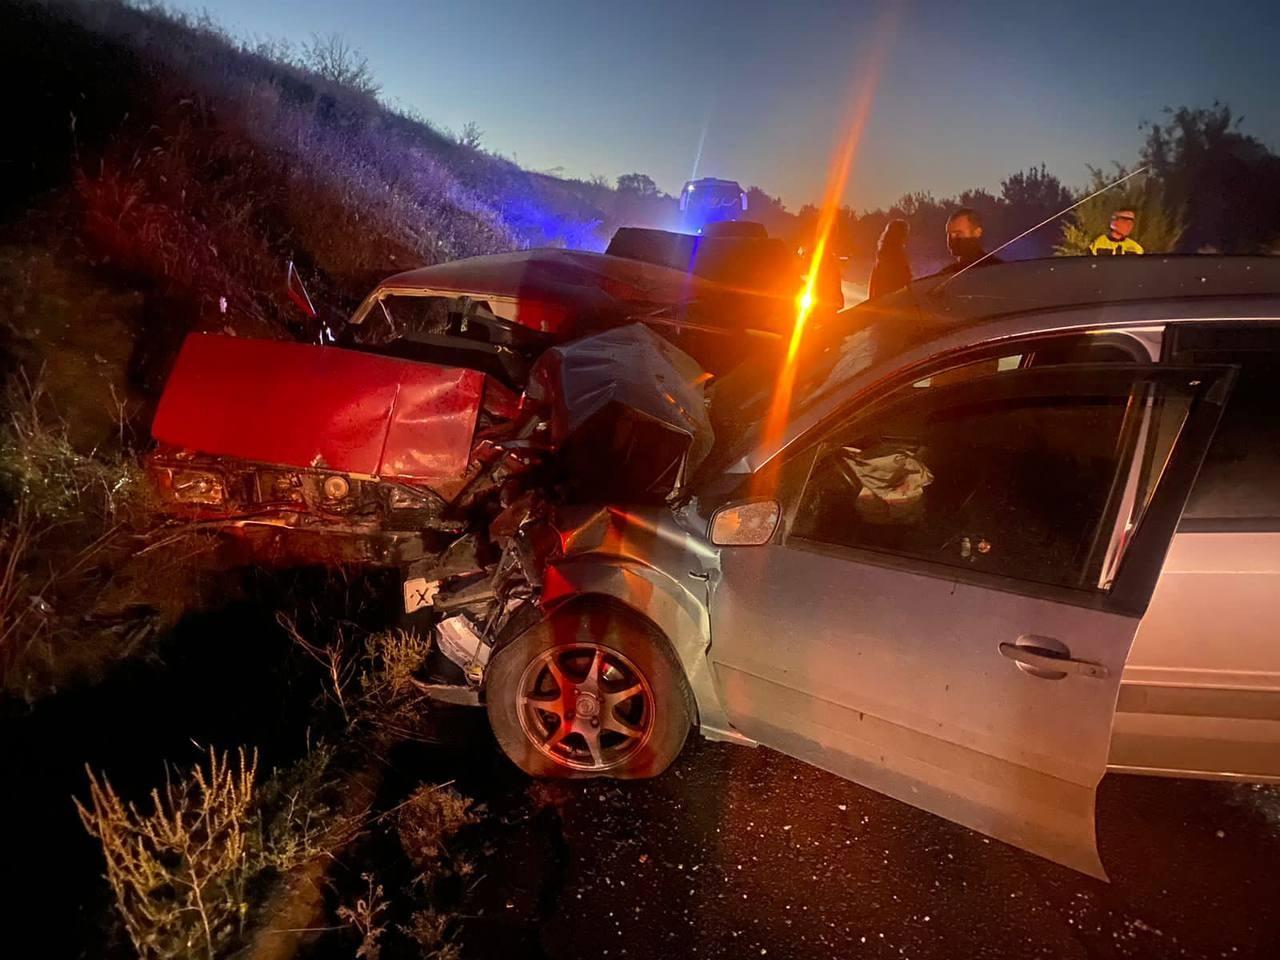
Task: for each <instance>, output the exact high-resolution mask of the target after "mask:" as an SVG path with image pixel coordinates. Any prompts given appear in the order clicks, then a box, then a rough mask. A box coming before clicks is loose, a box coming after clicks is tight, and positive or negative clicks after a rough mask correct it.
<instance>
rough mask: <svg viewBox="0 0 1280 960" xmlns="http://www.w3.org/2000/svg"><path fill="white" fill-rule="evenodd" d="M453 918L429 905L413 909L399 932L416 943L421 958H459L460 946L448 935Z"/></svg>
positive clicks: (455, 959) (424, 959)
mask: <svg viewBox="0 0 1280 960" xmlns="http://www.w3.org/2000/svg"><path fill="white" fill-rule="evenodd" d="M453 919H454V918H453V917H452V916H450V915H449V914H447V913H441V912H440V911H438V910H434V909H432V908H430V907H428V908H426V909H423V910H415V911H414V912H413V915H412V916H410V917H409V923H408V924H406V925H404V926H401V927H400V932H401V933H403V934H404V935H405V936H406V937H408V938H409V939H410V940H412V941H413V942H414V943H416V944H417V945H418V949H419V950H420V951H421V956H422V958H423V960H459V958H460V957H461V956H462V947H461V946H459V945H458V944H457V943H456V942H455V941H454V939H453V938H452V937H451V936H450V935H449V925H450V924H451V923H452V922H453Z"/></svg>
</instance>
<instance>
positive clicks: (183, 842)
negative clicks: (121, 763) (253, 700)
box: [76, 750, 257, 960]
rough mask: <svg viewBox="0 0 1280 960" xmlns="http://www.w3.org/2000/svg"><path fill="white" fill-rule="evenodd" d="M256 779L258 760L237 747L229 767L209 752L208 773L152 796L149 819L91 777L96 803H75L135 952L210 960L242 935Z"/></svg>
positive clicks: (197, 770)
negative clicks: (102, 858)
mask: <svg viewBox="0 0 1280 960" xmlns="http://www.w3.org/2000/svg"><path fill="white" fill-rule="evenodd" d="M256 773H257V755H256V754H254V755H253V757H252V759H246V757H245V753H244V751H243V750H241V751H240V752H239V754H238V762H237V763H235V764H232V763H231V761H230V760H229V758H228V757H227V756H226V755H225V754H224V755H222V756H221V757H219V756H218V755H217V754H216V753H214V752H213V751H212V750H210V752H209V768H208V771H207V772H206V771H205V770H204V769H203V768H202V767H200V766H195V767H193V768H192V769H191V771H190V772H189V773H188V774H187V775H186V776H184V777H182V778H181V779H179V780H177V781H176V782H175V781H172V780H170V781H168V782H167V783H166V784H165V786H164V789H163V791H161V790H153V791H152V793H151V803H152V809H151V811H150V812H148V813H144V812H141V811H139V810H138V808H137V807H135V806H134V805H133V804H128V805H126V804H125V803H124V802H123V801H122V800H121V799H120V797H119V796H118V795H117V794H116V792H115V790H114V789H112V786H111V784H110V782H109V781H107V780H106V779H105V778H103V779H101V780H100V779H99V778H98V777H97V776H96V775H95V774H94V773H93V772H92V771H89V797H90V805H89V806H88V807H85V806H84V805H83V804H81V803H80V802H79V801H77V802H76V806H77V808H78V809H79V812H80V819H81V821H82V822H83V823H84V826H85V829H86V830H88V831H89V833H90V835H92V836H93V837H95V838H97V839H98V840H99V841H100V842H101V844H102V850H103V854H104V855H105V856H106V861H107V882H108V883H109V884H110V886H111V890H112V893H114V894H115V899H116V906H117V907H118V909H119V911H120V916H121V918H122V919H123V921H124V925H125V929H126V930H127V931H128V934H129V939H130V940H132V941H133V945H134V947H135V948H136V949H137V951H138V953H139V955H141V956H143V957H157V958H169V957H189V956H204V957H207V958H210V960H212V958H214V957H216V956H220V955H222V954H224V953H225V951H226V949H227V947H228V946H229V945H230V944H232V943H234V942H235V941H236V940H237V939H238V938H239V936H240V935H241V934H242V933H243V928H244V921H245V917H246V915H247V912H248V904H247V902H246V899H245V895H246V889H247V887H248V884H249V881H250V879H251V878H252V875H253V872H254V869H253V866H254V865H253V864H252V862H251V858H250V856H249V850H250V847H249V843H248V835H247V827H248V825H249V818H250V814H251V810H252V805H253V785H254V784H253V781H254V777H255V775H256Z"/></svg>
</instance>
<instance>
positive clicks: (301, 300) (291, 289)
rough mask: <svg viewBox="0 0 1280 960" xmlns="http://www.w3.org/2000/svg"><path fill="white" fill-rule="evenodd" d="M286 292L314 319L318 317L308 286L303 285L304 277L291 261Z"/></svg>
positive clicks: (285, 286) (285, 285)
mask: <svg viewBox="0 0 1280 960" xmlns="http://www.w3.org/2000/svg"><path fill="white" fill-rule="evenodd" d="M284 292H285V295H286V296H288V298H289V299H290V300H291V301H293V305H294V306H295V307H297V308H298V309H299V310H301V311H302V312H303V313H305V314H306V315H307V316H308V317H310V318H311V319H312V320H314V319H315V318H316V308H315V305H314V304H313V303H312V302H311V297H310V296H308V295H307V288H306V287H304V286H303V285H302V277H300V276H298V268H297V267H295V266H294V265H293V261H292V260H290V261H289V271H288V273H287V274H285V281H284Z"/></svg>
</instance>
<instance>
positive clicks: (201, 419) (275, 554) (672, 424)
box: [148, 224, 840, 700]
mask: <svg viewBox="0 0 1280 960" xmlns="http://www.w3.org/2000/svg"><path fill="white" fill-rule="evenodd" d="M803 269H804V266H803V263H802V262H801V260H800V259H799V258H798V257H797V256H795V255H794V254H792V253H791V252H790V251H788V250H786V249H785V248H784V247H783V245H782V244H781V243H780V242H779V241H777V240H772V239H769V238H766V237H764V236H763V231H761V230H759V229H758V227H757V225H754V224H728V225H725V228H724V232H723V233H721V234H720V235H713V236H709V237H697V238H695V237H690V236H685V235H681V234H670V233H665V232H662V231H656V230H644V229H623V230H620V231H619V232H618V234H617V235H616V236H615V238H614V241H613V242H612V244H611V245H610V248H609V251H608V252H607V253H604V254H597V253H585V252H577V251H565V250H533V251H522V252H516V253H510V254H501V255H496V256H488V257H478V258H473V259H470V260H463V261H456V262H452V263H446V264H442V265H438V266H432V267H426V268H423V269H418V270H412V271H408V272H406V273H401V274H398V275H396V276H393V277H390V278H389V279H387V280H386V281H384V282H383V283H381V284H379V285H378V286H377V287H376V288H375V289H374V290H373V292H372V293H371V294H370V295H369V296H368V297H367V298H366V299H365V300H364V301H363V302H362V303H361V304H360V306H359V307H358V308H357V309H356V311H355V313H354V314H353V316H352V317H351V319H350V321H349V323H348V324H347V325H346V326H345V327H344V328H343V329H342V331H341V333H340V334H339V335H338V336H337V337H336V338H334V337H333V336H332V335H328V334H327V335H326V336H324V337H322V338H321V339H322V340H330V339H336V342H334V343H328V342H324V343H322V344H315V343H300V342H287V341H263V340H247V339H243V338H237V337H233V336H226V335H211V334H192V335H191V336H189V337H188V338H187V340H186V341H185V343H184V345H183V347H182V349H181V351H180V353H179V355H178V357H177V360H176V363H175V365H174V367H173V370H172V373H171V374H170V376H169V379H168V382H167V384H166V386H165V389H164V392H163V395H162V397H161V400H160V403H159V407H158V410H157V413H156V416H155V419H154V423H153V428H152V433H153V436H154V439H155V441H156V447H155V450H154V451H153V452H152V453H151V455H150V456H149V458H148V470H149V474H150V476H151V478H152V480H153V482H154V485H155V487H156V489H157V490H158V491H159V494H160V497H161V499H162V502H163V503H164V505H165V507H166V509H167V510H168V511H169V512H170V513H171V514H173V515H174V516H176V517H179V518H182V519H185V520H189V521H194V522H198V523H200V524H201V525H203V526H205V527H211V528H215V529H218V530H221V531H224V532H226V533H228V534H231V535H233V536H234V537H235V538H236V539H237V541H238V542H239V544H240V545H242V546H243V547H246V548H247V550H248V556H249V558H250V559H251V560H252V561H253V562H256V563H261V564H275V565H285V564H308V563H332V564H358V565H366V566H379V567H395V568H398V569H399V570H400V571H401V572H402V574H403V590H404V595H403V603H404V610H405V614H406V615H407V616H411V617H414V618H415V619H416V620H417V622H419V623H422V624H423V626H424V628H425V629H434V630H435V636H436V639H437V644H436V650H437V651H438V654H442V655H443V657H441V656H439V655H436V656H433V662H432V672H433V678H434V679H435V680H437V681H440V682H438V683H436V684H433V685H432V687H431V689H432V691H433V692H435V693H437V694H438V695H439V696H440V697H442V698H445V699H455V700H457V699H462V700H468V699H470V700H475V699H476V696H475V692H476V691H478V690H480V689H481V687H482V684H483V679H484V668H485V665H486V663H487V661H488V657H489V653H490V651H491V650H492V649H493V647H494V644H495V643H497V642H499V641H500V638H502V637H504V636H505V635H506V634H507V633H508V632H509V631H510V629H512V625H513V624H517V623H521V622H524V621H522V620H521V619H520V618H521V617H524V618H526V619H528V618H534V617H536V616H538V611H539V610H540V609H543V607H544V606H545V604H546V603H547V602H548V596H547V594H546V592H545V591H544V577H545V571H546V569H547V566H548V563H549V562H551V561H552V560H553V559H554V558H556V557H563V556H564V555H565V553H566V550H567V538H569V537H571V536H572V535H573V534H574V532H575V530H577V529H578V527H577V526H575V525H569V526H566V525H565V517H567V516H574V517H577V516H578V514H574V513H573V512H572V511H571V510H570V511H569V512H568V513H566V512H565V511H566V507H568V506H569V505H571V504H596V505H601V504H619V503H626V504H636V503H650V504H653V503H663V502H668V503H670V502H675V501H677V500H679V498H680V497H681V496H682V495H683V494H684V492H685V490H686V487H687V484H688V479H689V477H690V476H691V475H692V474H693V472H694V471H696V470H697V468H698V467H699V465H700V464H701V463H702V462H703V460H704V459H705V458H706V456H707V454H708V452H709V451H710V449H711V446H712V442H713V430H712V427H711V424H710V421H709V418H708V413H707V404H706V397H705V395H704V388H705V386H706V384H707V383H708V382H710V381H711V380H712V379H713V378H714V377H715V376H716V375H717V374H719V373H722V372H724V371H725V370H727V369H730V368H732V367H734V366H736V365H738V364H740V363H741V362H742V361H743V360H744V359H745V358H746V357H748V356H751V355H753V354H756V353H759V352H765V353H769V352H771V351H774V350H775V349H776V346H777V344H779V343H781V342H782V335H783V334H784V333H785V332H786V331H787V330H788V329H789V324H790V322H791V320H792V316H793V313H794V299H795V295H796V292H797V290H798V289H799V285H800V283H801V281H802V274H803ZM290 278H291V280H293V279H294V274H293V272H292V269H291V271H290ZM826 279H827V281H828V282H827V285H826V287H825V291H826V296H825V300H824V306H825V307H826V308H827V309H828V310H830V311H834V309H835V308H838V307H839V306H840V303H839V300H838V298H839V296H840V293H839V278H838V274H835V273H829V274H827V275H826ZM294 299H295V300H296V301H297V302H299V303H300V304H301V305H303V306H304V308H305V309H308V310H309V311H310V312H311V313H312V314H313V315H314V309H313V308H311V306H310V301H309V299H307V298H306V297H305V293H303V294H302V296H297V295H296V294H295V296H294ZM580 513H581V511H579V514H580ZM586 516H587V517H590V516H591V511H590V510H589V509H588V511H587V513H586ZM581 522H582V521H580V520H577V519H575V521H574V524H578V523H581ZM589 523H590V521H587V524H586V525H588V526H589ZM458 685H462V687H461V689H462V691H463V692H462V694H461V695H460V694H459V692H458V690H456V689H451V687H457V686H458Z"/></svg>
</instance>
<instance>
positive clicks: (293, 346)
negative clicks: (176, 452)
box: [152, 334, 484, 482]
mask: <svg viewBox="0 0 1280 960" xmlns="http://www.w3.org/2000/svg"><path fill="white" fill-rule="evenodd" d="M483 388H484V375H483V374H481V373H478V372H476V371H474V370H462V369H456V368H452V367H442V366H436V365H434V364H428V363H419V362H416V361H410V360H399V359H395V358H392V357H381V356H376V355H373V354H368V353H361V352H358V351H354V350H342V349H339V348H337V347H320V346H314V345H311V344H304V343H289V342H284V341H276V340H246V339H242V338H238V337H223V336H211V335H207V334H192V335H191V336H189V337H187V339H186V342H185V343H184V344H183V346H182V351H181V353H180V354H179V356H178V361H177V363H176V364H175V366H174V369H173V373H172V374H170V376H169V381H168V383H167V384H166V385H165V390H164V394H163V396H161V398H160V405H159V409H158V410H157V411H156V417H155V422H154V423H153V424H152V434H153V436H154V437H155V438H156V439H157V440H159V441H161V442H163V443H167V444H171V445H173V446H177V447H183V448H186V449H190V450H197V451H199V452H201V453H207V454H216V455H220V456H227V457H235V458H238V459H242V460H251V461H258V462H261V463H271V464H280V465H285V466H293V467H328V468H329V469H332V470H336V471H340V472H343V473H352V474H361V475H365V476H373V477H384V478H394V479H400V480H406V481H411V482H412V481H416V480H440V479H449V478H455V477H458V476H461V475H462V474H463V473H465V472H466V469H467V464H468V462H469V460H470V453H471V438H472V433H473V432H474V430H475V424H476V417H477V414H478V412H479V409H480V403H481V395H482V392H483Z"/></svg>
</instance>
